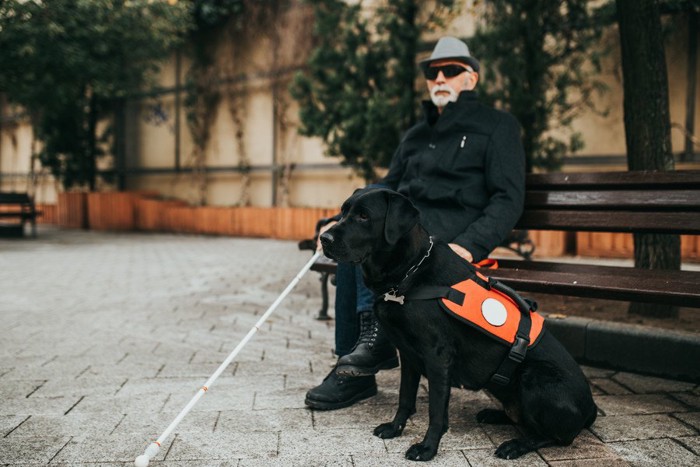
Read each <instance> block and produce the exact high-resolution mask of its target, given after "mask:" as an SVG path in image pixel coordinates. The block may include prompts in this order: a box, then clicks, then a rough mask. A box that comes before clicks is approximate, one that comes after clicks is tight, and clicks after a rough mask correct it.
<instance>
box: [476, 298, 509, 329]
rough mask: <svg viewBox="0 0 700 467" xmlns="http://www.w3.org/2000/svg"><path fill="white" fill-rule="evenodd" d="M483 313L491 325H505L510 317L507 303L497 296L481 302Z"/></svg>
mask: <svg viewBox="0 0 700 467" xmlns="http://www.w3.org/2000/svg"><path fill="white" fill-rule="evenodd" d="M481 314H482V315H483V316H484V319H485V320H486V321H487V322H488V323H489V324H490V325H491V326H503V325H504V324H506V319H507V318H508V311H507V310H506V307H505V305H504V304H503V303H501V302H499V301H498V300H496V299H495V298H487V299H486V300H484V301H483V302H482V303H481Z"/></svg>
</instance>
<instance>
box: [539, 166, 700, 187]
mask: <svg viewBox="0 0 700 467" xmlns="http://www.w3.org/2000/svg"><path fill="white" fill-rule="evenodd" d="M526 185H527V189H528V190H541V189H550V188H555V189H562V186H565V187H567V189H573V188H586V187H591V188H597V189H601V188H603V187H605V189H609V188H612V187H615V186H618V187H620V188H621V189H625V188H628V189H629V188H636V189H640V188H644V187H647V186H652V187H654V188H655V189H657V188H662V187H673V188H675V189H694V190H698V189H700V170H680V171H671V172H658V171H635V172H592V173H566V172H557V173H548V174H528V175H527V178H526Z"/></svg>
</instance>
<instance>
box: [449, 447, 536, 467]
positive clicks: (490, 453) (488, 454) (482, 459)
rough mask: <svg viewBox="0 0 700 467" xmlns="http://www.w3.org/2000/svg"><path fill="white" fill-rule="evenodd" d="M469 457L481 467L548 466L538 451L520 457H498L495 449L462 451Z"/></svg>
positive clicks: (473, 463)
mask: <svg viewBox="0 0 700 467" xmlns="http://www.w3.org/2000/svg"><path fill="white" fill-rule="evenodd" d="M462 452H463V453H464V456H465V457H466V458H467V461H468V462H469V465H471V466H475V465H478V466H479V467H482V466H483V467H508V466H512V467H520V466H527V467H531V466H532V467H539V466H546V465H547V463H546V462H545V461H544V460H542V458H541V457H540V456H539V455H538V454H537V453H536V452H529V453H527V454H525V455H524V456H522V457H520V458H518V459H509V460H505V459H501V458H499V457H496V454H494V449H472V450H465V451H462Z"/></svg>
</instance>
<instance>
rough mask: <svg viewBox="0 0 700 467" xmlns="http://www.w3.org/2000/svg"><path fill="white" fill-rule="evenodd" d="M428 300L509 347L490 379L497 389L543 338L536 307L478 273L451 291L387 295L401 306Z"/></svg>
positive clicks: (431, 288) (430, 289) (426, 289)
mask: <svg viewBox="0 0 700 467" xmlns="http://www.w3.org/2000/svg"><path fill="white" fill-rule="evenodd" d="M429 299H438V303H439V304H440V306H441V307H442V309H443V310H445V311H446V312H447V313H448V314H449V315H450V316H452V317H454V318H456V319H458V320H460V321H462V322H464V323H466V324H468V325H469V326H471V327H473V328H475V329H478V330H479V331H480V332H483V333H484V334H486V335H488V336H490V337H492V338H493V339H495V340H497V341H499V342H500V343H502V344H504V345H508V346H510V351H509V352H508V356H507V357H506V358H505V359H504V360H503V362H502V363H501V365H500V366H499V367H498V369H497V370H496V372H495V373H494V374H493V376H492V377H491V381H492V382H493V383H495V384H498V385H507V384H509V383H510V381H511V379H512V377H513V373H514V372H515V369H516V368H517V366H518V365H519V364H520V363H521V362H522V361H523V360H524V359H525V356H526V354H527V351H528V348H533V347H534V346H535V345H537V343H538V342H539V340H540V338H541V337H542V335H543V334H544V326H543V325H544V318H543V317H542V316H541V315H539V314H538V313H536V312H535V310H536V309H537V304H536V303H534V302H531V301H529V300H526V299H524V298H522V297H521V296H520V295H518V294H517V293H515V291H514V290H513V289H511V288H510V287H508V286H506V285H505V284H503V283H501V282H498V281H496V280H494V279H489V278H486V277H484V276H483V275H481V274H480V273H479V272H476V271H475V272H474V275H473V276H472V277H469V278H467V279H466V280H463V281H461V282H458V283H456V284H454V285H452V286H450V287H443V286H423V287H418V288H416V289H413V290H410V291H408V292H407V293H406V294H405V295H403V296H398V297H397V296H396V293H395V292H393V291H392V292H389V293H387V294H385V295H384V300H385V301H388V300H391V301H396V302H398V303H401V304H403V302H404V300H409V301H410V300H429Z"/></svg>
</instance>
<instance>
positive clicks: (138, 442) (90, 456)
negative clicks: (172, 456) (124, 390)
mask: <svg viewBox="0 0 700 467" xmlns="http://www.w3.org/2000/svg"><path fill="white" fill-rule="evenodd" d="M149 442H150V441H148V440H144V439H141V438H139V437H137V436H133V435H111V436H110V435H103V436H94V435H93V436H89V437H85V438H82V439H71V440H70V442H68V444H66V446H65V448H63V449H62V450H61V452H60V453H59V454H58V455H57V456H56V457H55V458H54V460H52V461H51V464H53V463H67V464H70V465H75V464H79V463H102V462H125V463H128V464H131V465H133V462H134V459H136V457H137V456H140V455H141V454H143V452H144V449H145V448H146V446H147V445H148V443H149ZM168 449H169V443H168V442H166V443H164V444H163V447H162V448H161V451H160V454H159V456H158V457H157V458H158V459H162V458H163V453H164V452H167V450H168Z"/></svg>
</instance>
